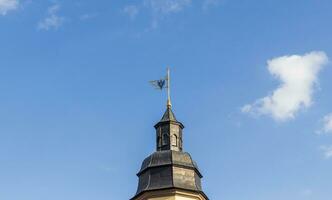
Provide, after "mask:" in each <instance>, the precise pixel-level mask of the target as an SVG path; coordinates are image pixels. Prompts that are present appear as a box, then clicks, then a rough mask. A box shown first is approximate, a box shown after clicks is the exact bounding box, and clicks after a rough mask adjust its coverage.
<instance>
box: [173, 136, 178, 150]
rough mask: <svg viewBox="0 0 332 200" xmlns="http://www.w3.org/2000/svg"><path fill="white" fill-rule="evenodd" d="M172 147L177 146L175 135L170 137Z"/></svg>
mask: <svg viewBox="0 0 332 200" xmlns="http://www.w3.org/2000/svg"><path fill="white" fill-rule="evenodd" d="M172 146H174V147H177V146H178V136H176V135H175V134H174V135H173V136H172Z"/></svg>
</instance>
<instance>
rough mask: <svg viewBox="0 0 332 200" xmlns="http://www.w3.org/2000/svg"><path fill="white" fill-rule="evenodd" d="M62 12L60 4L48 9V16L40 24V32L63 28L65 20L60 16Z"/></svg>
mask: <svg viewBox="0 0 332 200" xmlns="http://www.w3.org/2000/svg"><path fill="white" fill-rule="evenodd" d="M59 10H60V5H59V4H54V5H52V6H51V7H49V8H48V11H47V16H46V17H45V19H43V20H42V21H40V22H39V23H38V29H39V30H46V31H48V30H51V29H58V28H59V27H61V26H62V24H63V22H64V20H65V18H64V17H61V16H59V15H58V12H59Z"/></svg>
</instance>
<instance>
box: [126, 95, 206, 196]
mask: <svg viewBox="0 0 332 200" xmlns="http://www.w3.org/2000/svg"><path fill="white" fill-rule="evenodd" d="M154 127H155V129H156V151H155V152H154V153H153V154H152V155H150V156H149V157H147V158H146V159H145V160H144V161H143V163H142V167H141V169H140V171H139V172H138V173H137V176H138V178H139V183H138V188H137V192H136V195H135V196H134V197H133V198H132V199H131V200H193V199H194V200H208V197H207V196H206V195H205V194H204V192H203V190H202V187H201V178H202V174H201V173H200V171H199V169H198V167H197V165H196V163H195V161H194V160H193V159H192V158H191V156H190V154H189V153H187V152H183V146H182V142H183V138H182V130H183V128H184V126H183V124H182V123H181V122H179V121H177V120H176V118H175V115H174V113H173V111H172V108H171V104H170V101H168V103H167V109H166V112H165V113H164V115H163V117H162V119H161V120H160V121H159V122H158V123H157V124H156V125H155V126H154Z"/></svg>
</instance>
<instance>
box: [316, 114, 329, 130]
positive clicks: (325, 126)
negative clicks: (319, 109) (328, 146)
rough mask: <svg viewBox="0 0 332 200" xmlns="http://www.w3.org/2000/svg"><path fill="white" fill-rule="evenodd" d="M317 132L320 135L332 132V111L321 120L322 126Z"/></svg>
mask: <svg viewBox="0 0 332 200" xmlns="http://www.w3.org/2000/svg"><path fill="white" fill-rule="evenodd" d="M316 133H317V134H319V135H322V134H329V133H332V113H330V114H327V115H325V116H324V117H323V119H321V120H320V128H319V129H318V130H317V131H316Z"/></svg>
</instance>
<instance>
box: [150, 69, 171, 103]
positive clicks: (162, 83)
mask: <svg viewBox="0 0 332 200" xmlns="http://www.w3.org/2000/svg"><path fill="white" fill-rule="evenodd" d="M150 83H151V84H152V85H153V86H154V87H155V88H156V89H158V90H163V89H167V107H172V103H171V77H170V69H169V67H168V68H167V75H166V77H165V78H161V79H159V80H154V81H150Z"/></svg>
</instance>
